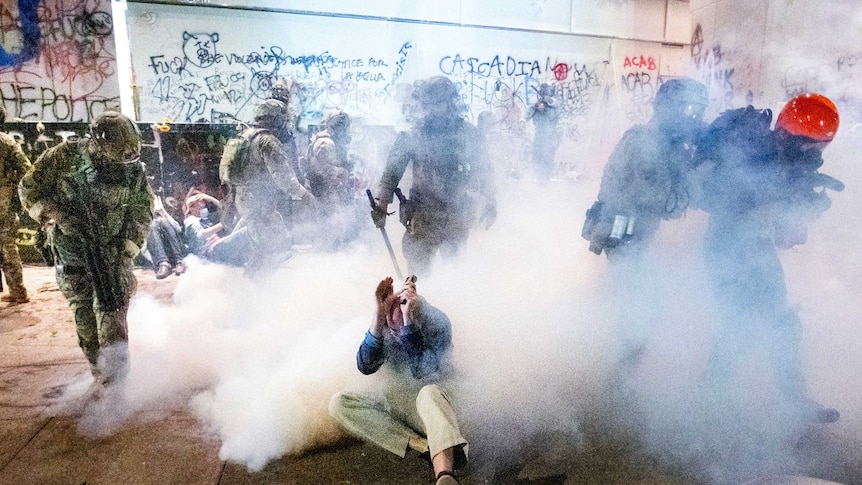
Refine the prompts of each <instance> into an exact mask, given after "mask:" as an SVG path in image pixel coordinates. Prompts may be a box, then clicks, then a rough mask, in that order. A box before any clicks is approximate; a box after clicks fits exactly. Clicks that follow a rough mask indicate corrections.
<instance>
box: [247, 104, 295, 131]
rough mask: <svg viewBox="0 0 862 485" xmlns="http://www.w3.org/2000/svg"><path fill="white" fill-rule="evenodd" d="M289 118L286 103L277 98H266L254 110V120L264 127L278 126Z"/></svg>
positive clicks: (282, 124)
mask: <svg viewBox="0 0 862 485" xmlns="http://www.w3.org/2000/svg"><path fill="white" fill-rule="evenodd" d="M289 119H290V114H289V112H288V109H287V105H286V104H284V103H282V102H281V101H279V100H277V99H267V100H266V101H264V102H263V103H261V104H260V105H259V106H258V107H257V109H256V110H254V121H255V122H257V123H258V124H260V125H262V126H265V127H269V128H280V127H282V126H284V125H286V124H287V121H288V120H289Z"/></svg>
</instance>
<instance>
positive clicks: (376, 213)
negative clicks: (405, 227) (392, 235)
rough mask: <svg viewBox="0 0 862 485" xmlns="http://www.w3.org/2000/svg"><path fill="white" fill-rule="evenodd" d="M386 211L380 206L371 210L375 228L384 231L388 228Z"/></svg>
mask: <svg viewBox="0 0 862 485" xmlns="http://www.w3.org/2000/svg"><path fill="white" fill-rule="evenodd" d="M386 215H387V214H386V209H384V208H382V207H380V206H379V205H377V206H375V207H374V208H373V209H371V220H372V221H373V222H374V227H376V228H378V229H383V228H384V227H386Z"/></svg>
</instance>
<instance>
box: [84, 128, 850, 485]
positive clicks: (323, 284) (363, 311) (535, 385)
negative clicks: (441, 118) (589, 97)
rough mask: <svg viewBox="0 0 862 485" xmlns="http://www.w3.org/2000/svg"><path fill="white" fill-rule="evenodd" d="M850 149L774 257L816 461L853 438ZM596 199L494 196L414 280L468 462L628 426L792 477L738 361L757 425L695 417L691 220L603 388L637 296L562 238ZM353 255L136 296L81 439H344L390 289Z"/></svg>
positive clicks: (780, 433)
mask: <svg viewBox="0 0 862 485" xmlns="http://www.w3.org/2000/svg"><path fill="white" fill-rule="evenodd" d="M850 146H851V144H850V143H849V141H848V142H846V143H841V140H837V141H836V142H835V143H834V144H833V146H830V147H829V148H828V149H827V151H826V153H825V158H826V159H827V163H826V165H824V167H823V171H824V172H826V173H829V174H831V175H834V176H836V177H837V178H839V179H842V180H843V181H844V182H846V183H847V187H848V188H847V190H845V191H844V192H843V193H840V194H833V196H832V199H833V207H832V208H831V209H830V210H829V211H827V212H826V213H825V214H824V215H823V216H822V218H821V219H820V220H819V221H817V222H816V223H815V224H814V226H812V228H811V231H810V237H809V242H808V244H806V245H804V246H801V247H799V248H797V249H796V250H794V251H791V252H785V253H782V259H783V261H784V263H785V271H786V279H787V283H788V289H789V293H790V295H789V296H790V300H791V303H792V304H794V305H797V307H798V309H799V310H800V316H801V318H802V319H803V325H804V332H803V340H802V359H803V364H804V370H805V371H806V377H807V378H808V381H809V385H810V387H811V390H812V394H813V396H814V397H815V398H816V399H817V400H818V401H820V402H822V403H824V404H827V405H830V406H834V407H837V408H838V409H839V410H840V411H841V412H842V418H841V421H839V422H838V423H837V424H833V425H829V428H828V430H829V432H830V433H832V436H833V437H832V438H828V437H827V438H821V439H822V440H826V444H827V445H828V446H830V449H838V448H839V446H838V445H837V444H836V443H848V442H852V443H855V442H858V438H856V437H855V435H856V434H857V430H859V428H860V426H859V424H860V423H859V421H860V416H859V414H858V412H857V411H855V410H856V409H859V398H858V397H857V393H856V392H855V389H858V388H859V384H860V382H859V380H860V378H859V377H858V372H857V370H858V369H860V368H862V357H859V354H858V352H856V350H855V348H854V342H855V341H854V339H853V338H852V336H853V335H855V333H856V332H855V331H854V330H855V328H854V324H855V322H857V321H859V317H860V316H862V315H860V313H862V311H860V307H859V305H858V303H856V299H855V298H854V297H855V289H856V288H858V285H859V283H860V280H862V276H860V270H859V268H858V265H856V264H855V261H856V260H857V255H858V251H859V249H858V248H859V247H860V244H859V243H860V241H859V239H860V236H859V232H858V230H857V229H856V228H858V227H860V225H859V222H860V221H859V217H860V216H859V214H858V211H857V210H855V209H854V207H855V201H857V200H859V197H858V190H859V189H858V188H857V187H859V186H860V184H862V180H859V177H858V176H856V175H855V174H853V173H852V171H853V170H852V166H851V165H850V162H849V161H850V160H852V157H851V156H850V153H852V152H850V151H848V150H850V149H852V147H850ZM848 147H850V148H848ZM597 190H598V187H597V183H596V181H595V180H593V181H587V182H565V183H552V184H550V185H548V186H545V187H541V186H537V185H534V184H532V183H528V182H524V183H521V182H518V183H515V182H502V183H501V186H500V196H499V207H498V208H499V214H500V215H499V218H498V221H497V223H496V224H495V225H494V226H493V227H492V228H491V229H490V230H488V231H484V230H482V229H480V228H477V229H476V230H475V231H474V232H473V234H472V235H471V238H470V241H469V243H468V245H467V247H466V249H465V251H464V254H462V255H461V257H460V258H459V259H457V260H455V261H451V262H445V261H438V262H437V264H436V266H435V269H434V273H433V274H432V275H431V276H429V277H427V278H420V280H419V282H418V289H419V292H420V293H421V294H423V295H424V296H425V297H427V298H428V300H429V302H430V303H432V304H433V305H435V306H437V307H439V308H440V309H442V310H443V311H445V312H446V313H447V314H448V315H449V317H450V318H451V320H452V322H453V340H454V346H455V347H454V359H455V363H456V367H457V369H458V370H459V373H460V378H459V379H458V381H457V382H456V383H455V384H453V386H452V387H453V389H452V390H453V391H454V396H455V400H456V407H457V411H458V413H459V418H460V420H461V422H462V426H463V430H464V432H465V435H466V436H467V438H468V440H470V441H471V452H472V453H473V454H474V456H483V457H485V458H492V459H495V458H500V459H501V460H502V459H504V457H505V456H507V455H508V456H511V453H514V452H517V451H518V450H519V449H521V447H523V446H525V444H526V443H528V442H529V440H530V439H531V438H533V437H535V436H536V434H538V433H546V432H562V433H564V434H565V435H566V436H568V437H569V438H570V439H571V440H572V441H571V443H570V445H571V446H572V447H573V448H575V449H583V448H584V447H589V446H590V439H591V437H590V436H589V434H587V435H585V434H584V433H583V432H582V426H583V424H584V420H585V419H586V420H594V421H595V422H594V423H592V425H594V427H598V428H600V429H603V430H605V431H607V432H608V433H610V434H611V435H612V437H613V434H614V433H620V434H622V435H625V434H626V433H627V432H628V431H631V430H634V432H635V433H636V434H637V436H638V437H639V441H640V443H641V446H643V447H644V448H645V449H646V450H647V451H648V452H649V453H651V454H653V455H654V456H657V457H659V458H660V459H663V460H665V461H666V463H670V464H672V465H673V466H678V467H681V468H683V469H685V470H687V472H689V473H691V474H692V475H694V476H697V477H699V478H702V479H710V480H713V481H714V482H715V483H725V482H728V481H732V480H734V479H737V478H743V477H753V476H756V474H757V472H758V471H775V470H788V469H790V470H796V469H798V468H794V467H799V466H801V465H800V464H799V463H798V455H797V454H795V453H796V452H797V451H798V450H796V451H794V449H793V444H794V442H793V441H792V436H790V433H789V431H788V429H789V426H785V425H788V423H786V422H782V421H781V420H779V419H777V418H776V417H775V416H773V414H774V413H773V412H772V409H771V408H770V405H771V403H772V402H773V394H774V391H772V390H771V387H770V386H772V385H773V384H772V381H771V378H770V377H769V376H768V374H769V370H768V366H764V364H763V363H762V362H759V361H758V360H757V356H756V355H755V356H754V357H751V358H749V359H748V360H746V361H745V362H746V366H745V370H744V372H742V373H741V375H740V377H739V379H740V386H741V387H742V388H744V389H749V390H750V391H749V392H748V393H743V395H742V398H741V399H742V402H743V404H744V405H745V406H744V409H747V410H748V411H749V413H750V415H747V416H744V417H743V418H744V420H743V421H744V422H745V423H748V424H749V425H751V426H754V427H755V428H756V429H754V430H752V429H739V428H738V427H735V426H733V425H732V424H733V423H739V422H740V421H734V420H733V418H732V417H730V416H725V415H718V416H716V415H713V414H710V413H709V412H708V410H709V409H710V408H709V405H710V403H709V402H708V399H707V396H709V393H708V392H705V391H704V389H703V375H704V372H705V369H706V362H707V358H708V356H709V352H710V348H711V345H712V338H713V336H714V334H715V331H716V326H717V317H716V315H715V311H714V308H713V307H712V305H713V301H712V297H711V293H710V288H709V284H708V279H707V276H706V273H705V271H704V269H703V261H702V256H703V255H702V248H701V245H702V238H703V228H704V224H705V215H704V214H702V213H700V212H697V211H691V212H689V213H688V214H687V215H686V217H684V218H683V219H680V220H675V221H670V222H668V223H665V224H664V225H663V228H662V230H661V231H660V232H659V234H658V237H657V239H656V241H655V242H654V243H653V245H652V247H653V249H654V256H653V257H654V259H655V261H654V263H655V265H654V266H655V268H656V270H655V271H654V272H653V273H650V274H645V275H642V276H643V278H644V282H645V283H647V284H649V285H650V286H652V287H653V289H654V290H655V291H654V293H655V295H656V296H657V298H658V301H659V302H660V305H659V306H658V308H657V309H656V312H657V314H658V315H660V318H659V320H658V323H657V324H656V325H655V326H653V327H651V328H648V329H647V332H646V338H647V342H648V345H647V351H646V352H645V354H644V356H643V359H642V361H641V363H640V365H639V366H638V367H637V368H636V370H635V371H634V373H633V374H632V375H631V376H630V377H629V379H628V380H627V381H626V384H625V386H624V387H622V388H621V387H620V386H619V385H618V384H619V383H618V382H616V380H615V379H617V378H618V376H616V374H615V373H614V372H613V370H614V369H615V364H616V363H617V361H618V359H619V358H620V355H621V354H620V346H621V344H622V341H623V337H624V336H625V335H626V332H627V331H628V330H629V327H628V326H627V325H630V323H631V322H624V321H619V320H618V319H617V317H616V316H617V315H618V314H619V313H618V312H617V309H619V307H620V306H621V305H637V304H638V303H639V302H637V301H636V299H637V295H632V296H631V298H632V299H633V300H632V301H618V300H613V299H611V298H610V296H611V295H615V294H616V293H614V292H613V291H612V289H613V285H614V284H615V281H614V280H613V279H611V278H609V277H608V275H607V274H606V270H607V262H606V259H605V257H604V255H602V256H596V255H594V254H592V253H590V252H589V251H588V250H587V246H588V243H587V242H586V241H584V240H583V239H582V238H581V237H580V230H581V225H582V223H583V218H584V212H585V211H586V209H587V208H588V207H589V205H590V204H591V203H592V201H593V200H594V198H595V194H596V193H597ZM368 226H371V222H370V221H368ZM387 229H388V230H389V234H390V237H391V239H392V241H393V244H394V245H395V250H396V253H398V255H399V258H400V254H401V253H400V244H399V240H400V236H401V234H402V231H403V230H402V229H401V226H400V225H398V224H397V220H395V219H394V218H393V220H391V221H390V223H389V224H388V226H387ZM361 243H362V244H360V245H358V246H356V247H354V248H352V249H350V250H347V251H344V252H341V253H337V254H335V253H333V254H318V253H303V254H299V255H298V256H297V257H296V258H295V259H294V260H292V261H290V262H289V263H287V264H285V265H284V266H283V267H282V268H281V269H279V270H278V271H277V272H275V273H274V274H271V275H268V276H265V277H263V278H262V279H258V280H254V279H250V278H248V277H246V276H245V275H243V273H242V271H241V270H239V269H236V268H227V267H222V266H217V265H211V264H204V263H202V262H199V261H191V262H190V264H189V266H190V268H189V271H188V272H187V273H186V274H185V275H184V276H182V278H181V279H180V281H179V282H178V285H177V288H176V291H175V294H174V301H173V303H171V304H161V303H158V302H156V301H155V300H153V299H152V298H149V297H147V295H143V294H141V295H138V296H137V297H136V298H135V300H134V302H133V306H132V309H131V311H130V315H129V325H130V342H131V356H132V371H131V374H130V376H129V379H128V382H127V384H126V386H125V388H124V389H123V393H122V396H121V397H120V398H117V399H116V400H115V401H114V402H113V404H114V405H113V406H112V407H111V410H110V411H108V410H107V409H104V408H93V409H90V410H89V414H88V416H89V417H90V419H91V421H89V422H90V423H91V424H92V426H91V428H92V429H98V426H102V429H103V431H102V432H104V430H105V429H107V430H108V432H109V431H110V429H111V428H110V427H109V426H108V424H106V423H111V422H113V423H115V426H119V425H121V424H122V422H123V420H125V419H126V418H127V417H128V416H131V415H133V414H134V413H135V412H137V411H140V410H146V409H161V408H168V407H171V406H189V407H190V408H191V409H192V410H193V411H194V413H195V415H196V416H198V418H199V419H200V420H201V421H202V422H203V423H204V424H205V426H206V427H207V428H208V429H210V430H212V431H213V432H214V433H215V434H216V435H217V436H218V437H219V439H220V441H221V444H222V446H221V453H220V455H221V458H222V459H225V460H229V461H233V462H238V463H242V464H245V465H246V466H247V467H248V468H249V469H251V470H259V469H261V468H262V467H263V466H264V465H265V464H266V463H267V462H268V461H270V460H273V459H277V458H278V457H280V456H282V455H285V454H292V453H299V452H301V451H303V450H307V449H309V448H312V447H315V446H319V445H323V444H330V443H334V442H336V441H338V440H340V439H341V438H343V437H344V436H345V435H344V433H343V432H342V431H341V430H340V429H339V427H338V425H337V424H336V423H335V422H334V421H333V420H332V419H331V418H330V417H329V416H328V413H327V405H328V402H329V397H330V396H331V395H332V394H333V393H335V392H337V391H339V390H342V389H345V388H347V387H350V388H356V387H361V386H372V385H374V384H375V379H376V377H374V376H372V377H368V376H362V375H361V374H360V373H359V372H358V371H357V370H356V364H355V353H356V350H357V348H358V346H359V343H360V342H361V340H362V337H363V334H364V332H365V330H366V329H367V328H368V325H369V323H370V320H371V314H372V310H373V291H374V288H375V286H376V284H377V282H378V281H379V280H380V279H382V278H383V277H385V276H395V275H394V270H393V268H392V264H391V262H390V261H389V257H388V255H387V253H386V250H385V247H384V245H383V242H382V240H380V235H379V233H378V232H377V231H376V230H375V229H373V227H369V229H367V230H365V231H364V232H363V237H362V239H361ZM401 262H402V263H401V266H402V270H404V271H406V268H405V263H404V260H403V258H401ZM620 389H623V390H624V391H625V392H626V393H627V394H625V393H624V394H619V393H618V392H619V390H620ZM117 404H119V406H117ZM109 413H110V416H108V414H109ZM106 418H111V419H106ZM93 423H98V425H96V424H93ZM596 423H597V424H596ZM790 424H792V423H790ZM782 426H785V427H784V428H782ZM851 449H852V448H851ZM847 459H848V460H849V459H850V458H849V457H847ZM568 466H572V465H571V464H568Z"/></svg>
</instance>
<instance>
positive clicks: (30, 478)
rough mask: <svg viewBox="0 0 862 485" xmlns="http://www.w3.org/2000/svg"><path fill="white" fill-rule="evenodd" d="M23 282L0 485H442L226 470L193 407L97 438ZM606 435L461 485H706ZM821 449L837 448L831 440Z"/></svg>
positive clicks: (392, 475)
mask: <svg viewBox="0 0 862 485" xmlns="http://www.w3.org/2000/svg"><path fill="white" fill-rule="evenodd" d="M136 274H137V276H138V281H139V288H138V293H139V294H141V293H144V294H149V295H152V296H154V297H155V298H156V299H157V300H158V301H160V302H162V303H165V304H170V302H171V299H172V295H173V288H174V286H175V285H176V282H177V281H178V280H179V278H176V277H170V278H168V279H166V280H161V281H157V280H155V278H154V276H153V273H152V271H148V270H136ZM25 282H26V284H27V287H28V289H29V290H30V297H31V302H30V303H28V304H24V305H17V306H5V305H0V348H2V349H3V351H2V354H0V485H6V484H9V485H13V484H14V485H20V484H38V485H43V484H44V485H53V484H57V485H60V484H63V485H66V484H73V485H79V484H88V485H100V484H159V485H164V484H182V485H197V484H201V485H237V484H276V483H277V484H365V483H375V484H382V485H386V484H425V483H433V480H432V479H431V476H432V473H431V470H430V468H429V466H428V464H427V463H426V462H425V461H423V460H422V459H420V458H419V457H418V456H417V455H415V454H409V455H408V457H407V458H405V459H404V460H401V459H399V458H397V457H395V456H393V455H390V454H388V453H387V452H385V451H382V450H380V449H378V448H375V447H373V446H370V445H367V444H363V443H360V442H358V441H353V440H349V441H346V442H344V443H343V444H340V445H337V446H330V447H326V448H317V449H312V450H308V451H306V452H305V453H304V454H303V455H301V456H283V457H281V458H279V459H277V460H274V461H271V462H270V463H268V464H267V465H266V466H265V467H264V468H263V469H262V470H261V471H258V472H250V471H249V470H248V469H247V468H246V467H245V466H244V465H242V464H236V463H233V462H230V461H225V460H223V459H221V458H220V457H219V449H220V446H221V445H222V443H220V441H219V438H218V436H217V435H215V434H213V433H211V432H209V431H208V430H207V429H204V426H203V425H202V423H201V422H200V421H199V420H198V419H197V418H196V417H195V416H194V415H193V413H192V412H191V410H190V409H189V408H188V406H185V405H182V404H180V405H177V404H175V403H173V404H172V403H159V404H157V405H153V406H151V408H149V409H144V410H142V411H139V412H136V413H135V414H134V415H133V416H131V417H129V418H128V419H126V420H120V421H121V425H119V426H118V427H117V429H114V430H113V431H112V432H111V433H109V434H107V436H104V437H101V438H99V437H94V436H93V433H91V432H88V431H87V430H88V429H100V426H99V425H100V424H102V423H95V424H96V425H94V423H93V422H92V417H91V416H88V415H87V414H86V413H85V409H86V407H85V406H84V400H83V397H82V395H83V393H84V388H85V386H86V384H87V380H88V374H89V369H88V365H87V363H86V361H85V359H84V357H83V355H82V353H81V351H80V349H79V348H78V346H77V341H76V337H75V331H74V323H73V320H72V314H71V312H70V311H69V308H68V306H67V304H66V301H65V299H63V297H62V295H61V294H60V293H59V291H58V290H57V287H56V283H55V281H54V273H53V269H52V268H47V267H41V266H28V267H26V268H25ZM586 428H589V422H588V423H587V426H586ZM602 432H603V431H601V430H598V429H595V430H591V429H585V430H584V436H583V437H581V439H580V440H576V439H570V437H560V436H556V437H554V436H547V437H541V438H540V439H536V440H534V442H533V445H534V446H532V447H531V448H532V451H531V452H529V453H530V454H527V455H523V456H521V457H520V459H519V460H517V461H514V460H512V459H509V458H501V457H499V456H494V457H490V456H488V452H487V451H484V452H483V446H482V445H481V444H478V443H475V444H472V445H471V453H472V454H471V464H470V465H469V466H468V468H467V469H465V470H464V471H463V472H462V479H463V480H462V483H464V484H465V485H467V484H481V483H491V484H661V485H673V484H679V485H695V484H696V483H697V482H695V481H694V480H693V479H692V478H691V476H692V474H691V473H685V472H683V471H681V470H674V469H672V468H671V467H669V466H668V465H667V464H661V463H658V462H657V461H656V460H655V459H653V458H650V457H649V456H647V454H646V453H644V450H642V449H639V448H638V446H637V445H636V444H635V443H631V442H626V441H625V439H624V438H623V439H622V441H621V440H620V439H619V438H618V437H617V438H614V437H611V438H606V437H604V436H603V435H602ZM815 441H817V440H815ZM820 441H821V443H820V444H826V445H829V444H830V443H829V440H828V438H827V437H821V439H820ZM832 446H834V445H832ZM827 449H828V447H827ZM823 453H824V452H822V451H818V450H810V451H809V455H810V458H811V459H812V460H820V461H822V462H823V463H824V464H823V465H822V466H824V467H827V468H828V466H830V464H829V463H828V460H827V457H826V456H825V455H823ZM501 463H505V465H501ZM834 465H835V466H841V467H847V466H848V464H847V463H835V464H834ZM855 476H857V477H858V476H859V475H858V474H856V475H855ZM764 483H770V484H778V483H815V482H790V481H787V482H764Z"/></svg>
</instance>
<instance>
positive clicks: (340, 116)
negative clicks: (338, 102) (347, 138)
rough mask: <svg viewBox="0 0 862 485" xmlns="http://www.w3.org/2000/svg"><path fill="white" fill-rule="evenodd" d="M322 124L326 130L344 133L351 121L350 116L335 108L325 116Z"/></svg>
mask: <svg viewBox="0 0 862 485" xmlns="http://www.w3.org/2000/svg"><path fill="white" fill-rule="evenodd" d="M323 123H324V125H326V128H327V129H328V130H331V131H344V130H348V129H349V128H350V123H351V119H350V115H348V114H347V113H345V112H344V111H342V110H341V109H338V108H337V109H336V110H335V111H332V112H331V113H329V114H328V115H327V116H326V120H325V121H324V122H323Z"/></svg>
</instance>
